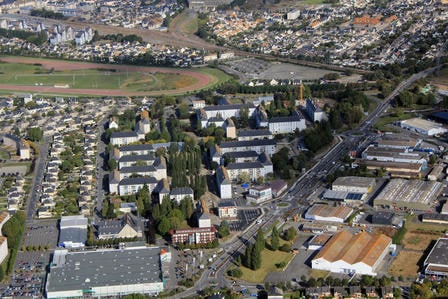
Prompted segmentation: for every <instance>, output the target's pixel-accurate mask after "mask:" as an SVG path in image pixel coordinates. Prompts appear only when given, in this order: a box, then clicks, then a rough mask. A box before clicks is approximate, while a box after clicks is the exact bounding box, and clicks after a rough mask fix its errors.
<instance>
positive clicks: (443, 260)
mask: <svg viewBox="0 0 448 299" xmlns="http://www.w3.org/2000/svg"><path fill="white" fill-rule="evenodd" d="M447 248H448V238H440V239H438V240H437V243H436V244H435V245H434V247H433V248H432V249H431V252H430V253H429V255H428V257H427V258H426V259H425V262H424V263H423V265H424V267H425V275H428V276H431V277H439V278H440V277H441V278H445V277H448V250H446V249H447Z"/></svg>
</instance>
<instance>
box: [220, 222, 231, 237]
mask: <svg viewBox="0 0 448 299" xmlns="http://www.w3.org/2000/svg"><path fill="white" fill-rule="evenodd" d="M229 234H230V228H229V223H228V222H227V221H226V220H223V221H222V222H221V225H220V226H219V229H218V236H219V237H220V238H224V237H227V236H228V235H229Z"/></svg>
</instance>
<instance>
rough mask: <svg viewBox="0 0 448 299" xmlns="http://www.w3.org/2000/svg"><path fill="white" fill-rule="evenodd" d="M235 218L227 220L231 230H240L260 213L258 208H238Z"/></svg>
mask: <svg viewBox="0 0 448 299" xmlns="http://www.w3.org/2000/svg"><path fill="white" fill-rule="evenodd" d="M237 213H238V215H237V220H232V221H229V227H230V230H231V231H242V230H244V229H246V227H248V226H249V224H251V223H252V222H254V221H255V219H257V218H258V216H260V215H261V211H260V209H256V208H254V209H244V210H241V209H240V210H238V212H237Z"/></svg>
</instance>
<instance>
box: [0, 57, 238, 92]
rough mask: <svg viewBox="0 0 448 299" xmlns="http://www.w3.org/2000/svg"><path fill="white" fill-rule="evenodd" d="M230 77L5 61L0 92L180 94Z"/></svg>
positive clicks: (203, 71) (208, 71) (201, 71)
mask: <svg viewBox="0 0 448 299" xmlns="http://www.w3.org/2000/svg"><path fill="white" fill-rule="evenodd" d="M230 78H231V77H230V76H229V75H227V74H225V73H223V72H221V71H220V70H218V69H213V68H191V69H183V68H182V69H179V68H157V67H140V66H126V65H103V64H93V63H80V62H67V61H60V60H50V59H38V58H23V60H22V59H20V62H19V61H18V59H17V58H16V57H5V58H2V61H1V62H0V84H3V85H2V86H1V87H0V89H2V90H4V91H17V90H19V89H20V91H22V92H25V91H29V92H32V91H34V92H36V93H39V94H41V91H42V94H58V93H60V94H64V93H65V94H74V93H76V92H79V94H91V95H117V96H121V95H128V96H130V95H146V93H148V94H151V95H157V94H183V93H187V92H191V91H198V90H200V89H204V88H210V87H213V86H215V85H217V84H220V83H222V82H225V81H227V80H229V79H230Z"/></svg>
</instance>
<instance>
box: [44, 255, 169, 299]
mask: <svg viewBox="0 0 448 299" xmlns="http://www.w3.org/2000/svg"><path fill="white" fill-rule="evenodd" d="M51 265H52V266H51V267H50V272H49V274H48V276H47V283H46V286H45V290H46V295H47V298H49V299H53V298H54V299H56V298H73V297H79V298H82V297H84V296H86V294H95V296H98V297H109V296H112V297H118V296H123V295H128V294H135V293H140V294H147V295H151V296H156V295H157V294H159V293H160V292H162V291H163V290H164V282H163V276H162V272H161V268H162V265H163V264H162V261H161V259H160V249H159V248H158V247H146V246H141V247H125V248H121V249H97V250H95V251H71V252H70V251H68V250H56V251H55V252H54V255H53V260H52V263H51Z"/></svg>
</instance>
